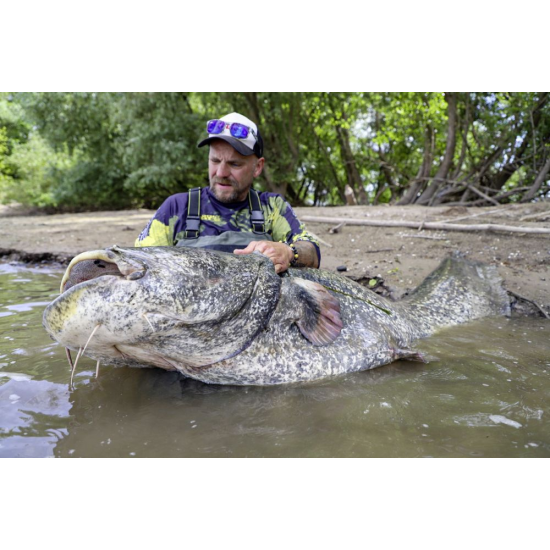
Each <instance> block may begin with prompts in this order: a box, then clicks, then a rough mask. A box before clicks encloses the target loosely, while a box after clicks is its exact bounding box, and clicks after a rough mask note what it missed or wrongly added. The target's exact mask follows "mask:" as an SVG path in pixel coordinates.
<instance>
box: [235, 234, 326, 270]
mask: <svg viewBox="0 0 550 550" xmlns="http://www.w3.org/2000/svg"><path fill="white" fill-rule="evenodd" d="M293 246H294V248H295V249H296V252H297V253H298V258H297V259H296V263H295V264H294V266H293V267H319V261H318V259H317V250H316V249H315V245H314V244H313V243H310V242H308V241H296V242H295V243H293ZM255 251H256V252H261V253H262V254H263V255H264V256H267V257H268V258H269V259H270V260H271V261H272V262H273V265H274V266H275V271H276V272H277V273H282V272H283V271H286V270H287V269H288V268H289V267H290V263H291V262H292V260H293V259H294V251H293V250H292V248H291V247H290V246H289V245H288V244H286V243H277V242H273V241H252V242H251V243H250V244H249V245H248V246H247V247H246V248H243V249H242V250H235V251H234V253H235V254H240V255H243V254H251V253H252V252H255Z"/></svg>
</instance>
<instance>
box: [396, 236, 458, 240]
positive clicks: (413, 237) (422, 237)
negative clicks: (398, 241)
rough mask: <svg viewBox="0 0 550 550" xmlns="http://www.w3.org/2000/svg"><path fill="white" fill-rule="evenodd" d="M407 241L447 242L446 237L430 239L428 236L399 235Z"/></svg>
mask: <svg viewBox="0 0 550 550" xmlns="http://www.w3.org/2000/svg"><path fill="white" fill-rule="evenodd" d="M401 236H402V237H406V238H407V239H430V240H431V241H447V240H448V238H447V237H431V236H429V235H401Z"/></svg>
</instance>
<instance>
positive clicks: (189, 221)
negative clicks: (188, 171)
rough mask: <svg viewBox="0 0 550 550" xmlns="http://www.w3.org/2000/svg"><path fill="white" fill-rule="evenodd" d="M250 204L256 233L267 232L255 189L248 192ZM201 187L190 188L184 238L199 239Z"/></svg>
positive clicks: (252, 222)
mask: <svg viewBox="0 0 550 550" xmlns="http://www.w3.org/2000/svg"><path fill="white" fill-rule="evenodd" d="M248 205H249V208H250V222H251V224H252V230H253V232H254V233H255V234H256V235H263V234H265V220H264V213H263V212H262V207H261V204H260V196H259V195H258V192H257V191H256V190H255V189H250V191H249V192H248ZM200 213H201V189H200V187H195V188H194V189H190V190H189V193H188V198H187V218H186V222H185V232H184V233H183V235H184V237H183V238H184V239H198V237H199V229H200V223H201V216H200Z"/></svg>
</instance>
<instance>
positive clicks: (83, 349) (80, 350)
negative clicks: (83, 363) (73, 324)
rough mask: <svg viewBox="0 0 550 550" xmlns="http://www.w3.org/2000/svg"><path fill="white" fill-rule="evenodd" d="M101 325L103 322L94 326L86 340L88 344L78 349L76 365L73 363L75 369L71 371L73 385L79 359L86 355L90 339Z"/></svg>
mask: <svg viewBox="0 0 550 550" xmlns="http://www.w3.org/2000/svg"><path fill="white" fill-rule="evenodd" d="M100 326H101V324H98V325H96V326H95V327H94V330H92V334H90V336H89V337H88V340H87V341H86V344H85V345H84V348H80V349H79V350H78V355H77V356H76V360H75V362H74V365H73V370H72V372H71V386H72V385H73V377H74V373H75V371H76V365H77V364H78V360H79V359H80V357H81V356H82V355H84V352H85V351H86V348H87V347H88V344H89V343H90V340H91V339H92V338H93V336H94V334H95V333H96V331H97V329H98V328H99V327H100Z"/></svg>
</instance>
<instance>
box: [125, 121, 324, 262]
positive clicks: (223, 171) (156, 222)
mask: <svg viewBox="0 0 550 550" xmlns="http://www.w3.org/2000/svg"><path fill="white" fill-rule="evenodd" d="M207 131H208V137H207V138H206V139H204V140H202V141H201V142H200V143H199V144H198V146H199V147H203V146H204V145H209V146H210V153H209V158H208V175H209V180H210V187H204V188H202V189H192V190H191V191H189V192H188V193H178V194H176V195H172V196H171V197H169V198H168V199H166V200H165V201H164V203H163V204H162V205H161V207H160V208H159V209H158V210H157V212H156V214H155V216H154V217H153V218H152V219H151V221H150V222H149V223H148V225H147V227H146V228H145V229H144V230H143V232H142V233H141V234H140V236H139V237H138V238H137V240H136V243H135V246H138V247H141V246H194V247H200V248H211V249H214V250H221V251H225V252H234V253H235V254H251V253H252V252H254V251H258V252H261V253H262V254H264V255H265V256H267V257H268V258H269V259H270V260H271V261H272V262H273V264H274V266H275V270H276V272H277V273H281V272H283V271H286V270H287V269H288V268H289V267H290V266H296V267H319V264H320V261H321V253H320V251H319V245H318V244H317V242H316V241H315V240H314V239H313V237H312V236H311V235H310V234H309V233H307V231H306V230H305V228H304V226H303V225H302V224H301V223H300V221H299V220H298V218H296V215H295V214H294V212H293V210H292V208H291V206H290V205H289V204H288V203H287V202H286V201H285V200H284V199H283V197H281V195H278V194H276V193H258V192H256V191H255V190H254V189H253V188H252V183H253V181H254V179H255V178H257V177H258V176H259V175H260V174H261V173H262V170H263V168H264V163H265V159H264V157H263V140H262V137H261V135H260V133H259V131H258V128H257V126H256V124H254V122H252V121H251V120H249V119H248V118H246V117H244V116H243V115H240V114H238V113H231V114H229V115H226V116H224V117H223V118H221V119H214V120H211V121H209V122H208V123H207Z"/></svg>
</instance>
